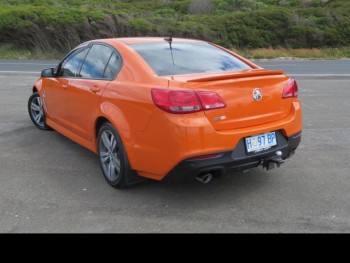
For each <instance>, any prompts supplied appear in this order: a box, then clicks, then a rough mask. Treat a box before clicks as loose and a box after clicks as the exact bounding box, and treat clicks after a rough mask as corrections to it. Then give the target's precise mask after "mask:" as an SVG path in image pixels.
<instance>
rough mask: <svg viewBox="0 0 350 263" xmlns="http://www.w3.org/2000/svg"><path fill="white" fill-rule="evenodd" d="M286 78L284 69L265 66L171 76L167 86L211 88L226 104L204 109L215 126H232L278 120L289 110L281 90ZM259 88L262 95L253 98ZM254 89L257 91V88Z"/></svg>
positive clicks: (221, 127) (229, 128)
mask: <svg viewBox="0 0 350 263" xmlns="http://www.w3.org/2000/svg"><path fill="white" fill-rule="evenodd" d="M288 79H289V78H288V77H287V76H285V75H284V74H283V71H269V70H264V69H253V70H243V71H238V72H233V73H232V72H231V73H216V74H210V75H208V73H206V74H191V75H177V76H172V77H171V80H170V82H169V85H170V86H169V87H170V88H171V87H179V86H180V87H184V88H189V89H191V90H195V91H214V92H216V93H217V94H219V95H220V97H221V98H222V99H223V100H224V101H225V103H226V105H227V106H226V107H225V108H222V109H214V110H207V111H204V113H205V115H206V117H207V118H208V120H209V121H210V123H211V124H212V126H213V127H214V129H215V130H217V131H221V130H231V129H237V128H244V127H249V126H255V125H259V124H264V123H269V122H273V121H277V120H280V119H283V118H284V117H286V116H287V115H288V114H289V113H290V110H291V107H292V100H291V99H283V98H282V93H283V88H284V85H285V83H286V81H287V80H288ZM257 89H259V90H260V91H261V94H262V98H261V99H260V100H258V101H256V100H254V98H253V93H254V91H255V90H257ZM256 93H259V92H258V91H256Z"/></svg>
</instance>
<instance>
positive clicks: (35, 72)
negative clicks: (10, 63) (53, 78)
mask: <svg viewBox="0 0 350 263" xmlns="http://www.w3.org/2000/svg"><path fill="white" fill-rule="evenodd" d="M0 73H9V74H13V73H15V74H18V73H21V74H40V72H39V71H0Z"/></svg>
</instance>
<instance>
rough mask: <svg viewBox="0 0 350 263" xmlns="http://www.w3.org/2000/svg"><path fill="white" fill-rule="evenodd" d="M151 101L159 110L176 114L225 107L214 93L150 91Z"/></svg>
mask: <svg viewBox="0 0 350 263" xmlns="http://www.w3.org/2000/svg"><path fill="white" fill-rule="evenodd" d="M152 99H153V102H154V104H155V105H157V106H158V107H159V108H160V109H162V110H164V111H166V112H170V113H177V114H184V113H193V112H198V111H202V110H211V109H219V108H224V107H226V104H225V102H224V101H223V100H222V99H221V98H220V96H219V95H218V94H216V93H215V92H206V91H199V92H194V91H187V90H184V91H183V90H166V89H152Z"/></svg>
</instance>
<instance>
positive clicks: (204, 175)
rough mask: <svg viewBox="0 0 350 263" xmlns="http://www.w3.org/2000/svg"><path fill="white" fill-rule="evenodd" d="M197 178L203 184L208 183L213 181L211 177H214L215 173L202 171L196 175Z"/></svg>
mask: <svg viewBox="0 0 350 263" xmlns="http://www.w3.org/2000/svg"><path fill="white" fill-rule="evenodd" d="M196 179H197V181H198V182H200V183H202V184H207V183H209V182H210V181H211V179H213V175H212V174H211V173H202V174H200V175H198V176H196Z"/></svg>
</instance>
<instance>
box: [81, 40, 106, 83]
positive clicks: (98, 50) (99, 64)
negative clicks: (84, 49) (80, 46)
mask: <svg viewBox="0 0 350 263" xmlns="http://www.w3.org/2000/svg"><path fill="white" fill-rule="evenodd" d="M112 52H113V49H112V48H110V47H107V46H104V45H99V44H95V45H93V46H92V47H91V49H90V51H89V53H88V54H87V56H86V58H85V61H84V63H83V66H82V68H81V70H80V76H81V77H82V78H92V79H102V78H104V77H103V74H104V72H105V68H106V65H107V63H108V61H109V58H110V57H111V55H112Z"/></svg>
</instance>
